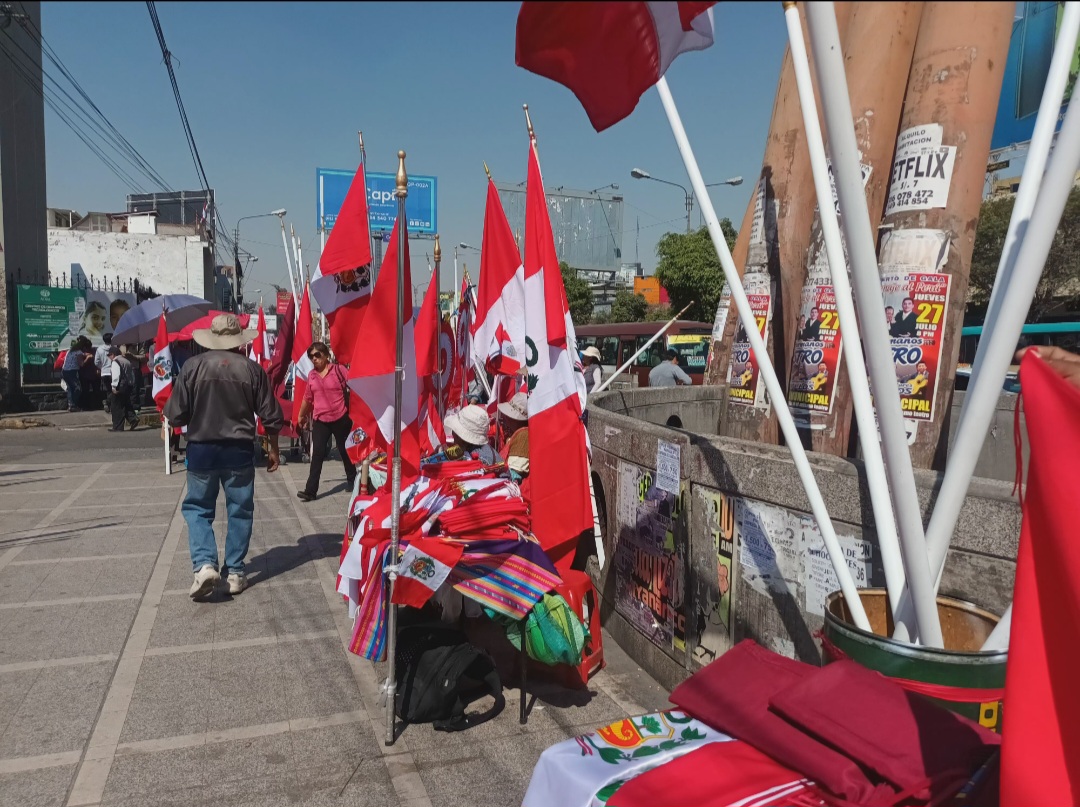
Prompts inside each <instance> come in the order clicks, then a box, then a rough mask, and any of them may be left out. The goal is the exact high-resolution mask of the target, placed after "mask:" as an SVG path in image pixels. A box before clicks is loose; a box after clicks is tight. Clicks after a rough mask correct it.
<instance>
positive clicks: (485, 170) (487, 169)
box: [484, 160, 491, 182]
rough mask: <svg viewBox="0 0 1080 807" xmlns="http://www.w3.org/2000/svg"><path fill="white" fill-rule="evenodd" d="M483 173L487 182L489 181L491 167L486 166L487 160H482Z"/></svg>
mask: <svg viewBox="0 0 1080 807" xmlns="http://www.w3.org/2000/svg"><path fill="white" fill-rule="evenodd" d="M484 173H485V174H487V178H488V182H491V169H489V168H488V167H487V160H485V161H484Z"/></svg>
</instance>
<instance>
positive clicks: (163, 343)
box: [152, 306, 173, 412]
mask: <svg viewBox="0 0 1080 807" xmlns="http://www.w3.org/2000/svg"><path fill="white" fill-rule="evenodd" d="M172 370H173V367H172V348H171V347H169V328H168V326H167V325H166V323H165V308H164V306H162V309H161V319H159V320H158V330H157V336H156V337H155V338H154V386H153V392H152V394H153V396H154V403H155V404H156V405H157V410H158V411H159V412H161V411H163V410H164V409H165V403H166V402H167V401H168V400H169V396H170V395H172V384H173V377H172Z"/></svg>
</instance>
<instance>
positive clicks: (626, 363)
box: [592, 300, 695, 395]
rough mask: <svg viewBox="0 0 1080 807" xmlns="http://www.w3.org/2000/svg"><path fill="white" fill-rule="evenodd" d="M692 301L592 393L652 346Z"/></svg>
mask: <svg viewBox="0 0 1080 807" xmlns="http://www.w3.org/2000/svg"><path fill="white" fill-rule="evenodd" d="M694 302H695V301H694V300H691V301H690V302H688V303H687V304H686V308H683V310H682V311H680V312H679V313H678V314H676V315H675V316H673V317H672V318H671V319H669V320H668V321H667V324H666V325H664V327H663V328H661V329H660V330H658V331H657V332H656V334H655V335H653V337H652V338H651V339H650V340H649V341H648V342H646V343H645V344H644V345H642V346H641V347H639V348H638V350H637V353H635V354H634V355H633V356H631V357H630V358H629V359H627V360H626V361H625V362H623V365H622V367H620V368H619V369H618V370H616V371H615V372H614V373H612V374H611V377H610V378H608V380H607V381H604V382H602V383H601V384H600V386H599V387H597V388H596V389H594V390H593V391H592V394H593V395H595V394H596V393H598V392H603V391H604V390H606V389H607V388H608V387H610V386H611V382H612V381H614V380H615V379H616V378H618V377H619V376H620V375H622V374H623V373H624V372H626V368H627V367H629V366H630V365H631V364H633V363H634V361H635V360H636V359H637V357H638V356H640V355H641V354H642V353H644V352H645V351H646V350H648V349H649V348H650V347H651V346H652V343H653V342H655V341H656V340H657V339H659V338H660V337H661V336H663V335H664V334H665V333H667V329H668V328H670V327H671V326H672V325H674V324H675V323H676V322H677V321H678V319H679V317H681V316H682V315H683V314H684V313H685V312H686V309H687V308H689V307H690V306H692V305H693V304H694Z"/></svg>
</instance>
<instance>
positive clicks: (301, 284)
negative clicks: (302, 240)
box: [289, 224, 304, 289]
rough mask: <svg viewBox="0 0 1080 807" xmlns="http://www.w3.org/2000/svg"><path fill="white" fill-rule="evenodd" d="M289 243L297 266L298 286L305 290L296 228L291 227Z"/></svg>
mask: <svg viewBox="0 0 1080 807" xmlns="http://www.w3.org/2000/svg"><path fill="white" fill-rule="evenodd" d="M289 241H290V242H291V243H292V252H293V263H294V264H295V265H296V285H297V287H298V288H301V289H302V288H304V264H302V263H300V252H299V250H298V249H297V246H296V228H295V227H293V226H292V225H291V224H290V225H289Z"/></svg>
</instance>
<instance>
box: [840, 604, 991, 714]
mask: <svg viewBox="0 0 1080 807" xmlns="http://www.w3.org/2000/svg"><path fill="white" fill-rule="evenodd" d="M859 596H860V599H862V603H863V607H864V608H865V609H866V616H867V618H868V619H869V620H870V627H871V628H873V633H868V632H867V631H864V630H861V629H859V628H857V627H855V625H854V624H852V621H851V614H850V613H849V612H848V609H847V605H846V603H845V602H844V597H843V594H842V593H841V592H839V591H836V592H833V593H832V594H830V595H829V596H828V598H827V599H826V600H825V630H824V641H823V642H822V644H823V646H824V651H825V652H824V658H825V663H828V662H830V661H836V660H838V659H840V658H845V657H846V658H850V659H852V660H854V661H857V662H858V663H859V664H862V665H863V666H864V667H869V668H870V669H871V670H877V671H878V672H880V673H882V674H883V675H885V676H888V677H889V678H894V679H897V681H898V683H900V684H901V686H903V687H904V688H905V689H907V690H909V691H912V692H917V693H919V694H921V695H925V696H926V697H928V698H930V699H931V700H932V701H934V702H935V703H937V704H939V705H941V706H944V707H945V708H946V709H950V710H952V711H954V712H957V713H959V714H962V715H964V716H965V717H969V718H971V719H972V720H976V721H978V722H979V723H980V724H981V725H983V726H986V727H987V728H989V729H993V730H994V731H1000V730H1001V713H1002V708H1001V700H1002V696H1003V693H1004V690H1005V660H1006V658H1007V656H1008V653H1007V651H1005V650H994V651H988V652H985V653H984V652H980V651H979V648H980V647H982V645H983V642H985V641H986V638H987V637H988V636H989V635H990V632H991V631H992V630H993V629H994V626H995V625H997V623H998V619H999V617H996V616H994V615H993V614H991V613H990V612H989V611H985V610H983V609H982V608H979V607H977V606H975V605H972V604H971V603H969V602H964V601H963V600H955V599H953V598H951V597H940V596H939V597H938V598H937V604H938V615H939V616H940V617H941V633H942V636H943V638H944V640H945V649H944V650H937V649H935V648H929V647H918V646H915V645H910V644H907V643H905V642H898V641H895V640H893V639H890V638H889V636H890V635H891V634H892V631H893V620H892V613H891V612H890V610H889V600H888V595H887V594H886V592H885V590H884V589H873V588H869V589H860V590H859Z"/></svg>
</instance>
